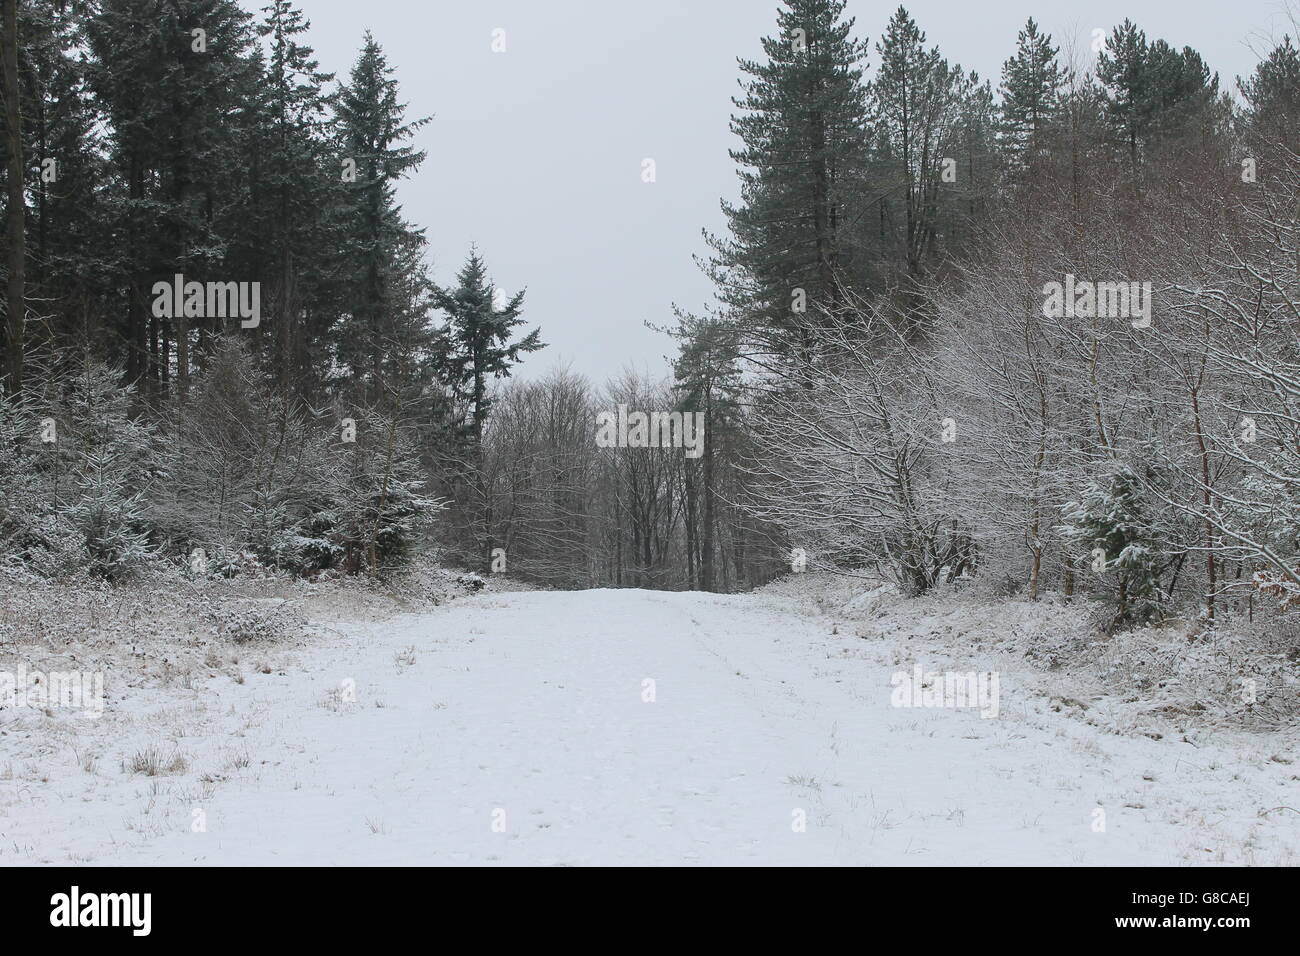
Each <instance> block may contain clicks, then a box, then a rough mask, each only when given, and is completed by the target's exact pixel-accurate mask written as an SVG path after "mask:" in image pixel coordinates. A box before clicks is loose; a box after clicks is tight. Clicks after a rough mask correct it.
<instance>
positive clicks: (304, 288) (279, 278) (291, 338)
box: [249, 0, 341, 399]
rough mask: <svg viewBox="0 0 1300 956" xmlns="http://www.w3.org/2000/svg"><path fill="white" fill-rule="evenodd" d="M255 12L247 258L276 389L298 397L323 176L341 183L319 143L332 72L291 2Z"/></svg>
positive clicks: (321, 220)
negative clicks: (260, 44)
mask: <svg viewBox="0 0 1300 956" xmlns="http://www.w3.org/2000/svg"><path fill="white" fill-rule="evenodd" d="M262 12H263V14H264V19H263V20H262V22H261V23H259V24H258V25H257V33H258V35H259V36H260V37H262V38H263V40H264V41H266V42H267V43H269V46H270V51H269V58H268V60H267V63H266V66H265V85H264V89H263V90H262V91H260V92H261V95H260V97H259V100H260V102H259V106H260V108H261V110H262V112H263V118H264V121H263V123H261V124H259V135H258V137H257V142H256V146H255V148H256V150H257V163H256V168H257V170H258V176H257V180H256V182H255V183H254V184H253V188H252V189H251V190H250V198H251V200H252V201H251V202H250V206H251V208H250V210H249V212H250V214H251V217H252V218H254V221H255V222H256V226H255V227H254V228H255V230H256V237H257V238H256V241H257V245H256V248H254V249H253V250H251V253H252V255H253V257H254V259H255V261H256V266H255V268H256V270H257V274H258V277H259V278H266V279H269V282H268V288H269V290H270V295H269V296H268V297H267V301H268V304H269V306H270V308H271V309H272V310H273V311H274V313H275V317H276V321H275V326H274V328H273V329H272V330H271V335H273V336H274V343H275V344H274V348H272V349H271V350H270V355H271V357H272V364H273V366H274V368H275V371H276V378H277V382H278V385H279V387H280V388H281V389H292V390H294V391H295V392H296V393H297V394H298V395H299V397H300V398H304V399H305V398H308V397H309V396H310V395H311V394H312V393H313V392H314V391H315V389H314V388H313V385H314V383H313V382H311V381H310V379H311V377H312V375H311V371H310V369H311V356H310V354H309V352H308V349H309V332H310V329H309V328H307V327H306V324H307V313H308V311H309V310H310V309H311V308H312V307H313V306H316V307H319V306H320V305H321V303H320V302H319V301H314V298H315V297H314V296H313V294H312V293H313V291H314V290H316V289H317V288H318V286H319V285H320V282H321V279H322V274H323V273H324V272H325V271H326V270H325V269H324V268H322V266H323V265H324V262H325V261H326V260H327V259H328V257H329V253H330V248H331V244H332V242H333V241H334V240H335V237H334V235H333V234H332V233H331V232H330V230H329V228H328V223H327V221H326V210H327V207H328V195H329V194H328V190H329V189H330V188H332V186H331V185H329V180H328V179H327V176H329V175H330V174H331V173H332V174H333V176H332V178H333V180H334V182H339V181H340V180H341V173H340V171H339V170H338V168H337V166H338V164H337V159H336V157H335V156H333V155H331V154H329V153H328V144H327V142H326V138H325V125H326V107H327V97H326V94H325V89H324V87H325V84H327V83H330V82H332V81H333V79H334V75H333V74H331V73H324V72H322V71H321V70H320V69H319V64H318V63H317V61H316V59H315V57H314V55H313V50H312V48H311V47H310V46H307V45H306V44H305V43H304V42H303V41H302V37H303V34H305V33H306V32H307V30H308V29H309V28H310V24H309V23H308V21H307V19H306V18H305V17H304V15H303V13H302V11H301V10H298V9H296V8H295V7H294V5H293V3H292V2H290V0H272V2H271V4H270V5H268V6H266V7H264V8H263V11H262ZM320 358H322V359H323V358H324V356H320Z"/></svg>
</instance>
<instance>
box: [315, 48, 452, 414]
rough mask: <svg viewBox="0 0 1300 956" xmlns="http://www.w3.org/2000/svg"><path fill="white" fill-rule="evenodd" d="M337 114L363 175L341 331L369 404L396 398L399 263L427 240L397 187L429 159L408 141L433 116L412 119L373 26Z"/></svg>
mask: <svg viewBox="0 0 1300 956" xmlns="http://www.w3.org/2000/svg"><path fill="white" fill-rule="evenodd" d="M335 114H336V116H335V123H336V128H337V137H338V148H339V151H340V153H341V156H342V158H343V159H344V160H348V161H351V162H352V163H355V181H354V182H349V181H346V180H345V181H344V182H343V184H342V188H343V190H344V196H345V200H344V202H343V203H342V204H340V206H339V207H338V209H337V214H338V215H339V216H341V217H342V219H343V221H344V222H345V223H346V227H345V234H346V236H347V240H346V243H345V245H344V247H343V248H342V249H341V250H340V256H341V260H340V264H341V267H342V269H343V271H344V272H345V273H346V275H347V278H348V284H347V286H346V287H345V289H344V296H345V306H346V311H347V313H348V318H347V320H345V321H344V322H343V323H342V324H341V326H340V328H339V329H338V330H337V332H336V341H337V343H338V351H339V357H340V359H341V360H342V361H343V363H344V364H345V365H346V366H347V367H348V368H349V369H350V370H351V374H352V379H353V386H354V390H355V391H356V392H357V393H358V394H359V395H361V396H364V398H365V399H366V401H367V402H368V403H370V404H375V403H379V402H390V403H391V395H390V394H389V388H390V387H391V386H390V383H389V382H387V381H386V376H385V374H384V368H383V358H384V354H385V352H386V350H387V349H388V348H389V347H390V346H391V344H392V343H393V340H394V338H395V332H394V325H395V311H394V300H393V295H394V293H393V284H394V278H393V272H394V263H395V261H396V258H397V256H398V250H399V248H400V247H402V246H404V245H408V244H411V243H414V244H417V245H423V243H424V234H423V230H419V229H415V228H413V227H411V226H410V225H408V224H407V223H406V222H405V221H404V220H403V219H402V216H401V208H400V207H399V206H398V205H397V200H396V186H397V182H398V180H400V179H402V178H403V177H404V176H406V175H408V174H410V173H412V172H414V171H415V170H416V169H417V168H418V167H419V165H420V164H421V163H422V162H423V161H424V157H425V153H424V151H422V150H417V149H415V148H414V147H413V146H410V145H408V144H407V141H408V140H410V139H411V138H412V137H413V136H414V135H415V133H416V132H417V131H418V130H419V129H420V128H421V127H423V126H424V125H425V124H426V123H428V122H429V120H428V119H427V118H424V119H417V120H412V121H409V122H408V121H407V120H406V119H405V115H406V107H405V105H404V104H402V103H401V101H400V99H399V96H398V85H397V80H396V79H394V78H393V69H392V68H391V67H390V66H389V65H388V61H387V59H386V58H385V57H384V53H383V50H382V49H380V46H379V44H378V43H377V42H375V39H374V37H373V36H371V35H370V33H369V32H367V33H366V35H365V41H364V43H363V45H362V49H361V54H360V56H359V57H358V58H357V62H356V64H355V65H354V66H353V67H352V72H351V75H350V77H349V81H348V83H347V84H345V85H344V86H343V87H342V88H341V89H340V90H339V92H338V95H337V97H336V98H335Z"/></svg>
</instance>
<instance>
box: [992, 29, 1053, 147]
mask: <svg viewBox="0 0 1300 956" xmlns="http://www.w3.org/2000/svg"><path fill="white" fill-rule="evenodd" d="M1057 53H1058V48H1057V47H1054V46H1052V38H1051V36H1050V35H1049V34H1045V33H1040V32H1039V30H1038V24H1037V23H1035V22H1034V19H1033V17H1030V18H1029V20H1028V22H1026V24H1025V26H1024V28H1023V29H1022V30H1021V31H1020V33H1019V35H1018V36H1017V39H1016V53H1015V56H1013V57H1011V58H1010V59H1008V60H1007V61H1006V62H1005V63H1003V64H1002V85H1001V86H1000V87H999V88H998V91H999V93H1000V94H1001V96H1002V108H1001V114H1002V115H1001V124H1000V130H999V133H1000V140H1001V146H1002V149H1003V151H1004V153H1005V155H1006V157H1007V161H1008V164H1009V165H1010V166H1011V168H1012V169H1013V170H1017V171H1020V170H1024V169H1027V168H1028V167H1030V166H1031V165H1032V163H1033V161H1034V158H1035V156H1036V155H1037V154H1038V153H1039V152H1040V151H1041V150H1044V149H1046V148H1047V144H1046V142H1045V137H1046V132H1047V129H1048V127H1049V126H1050V124H1051V123H1052V121H1053V120H1054V118H1055V117H1056V114H1057V111H1058V110H1059V109H1060V96H1061V87H1062V84H1063V83H1064V81H1065V76H1064V73H1063V72H1062V70H1061V66H1060V64H1059V63H1058V62H1057V59H1056V57H1057Z"/></svg>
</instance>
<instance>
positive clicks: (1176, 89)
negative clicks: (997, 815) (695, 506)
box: [709, 0, 1300, 629]
mask: <svg viewBox="0 0 1300 956" xmlns="http://www.w3.org/2000/svg"><path fill="white" fill-rule="evenodd" d="M843 12H844V4H843V3H842V2H838V0H791V2H788V3H787V4H786V9H785V11H783V13H782V14H781V22H780V26H781V32H780V34H779V35H778V36H776V37H773V38H771V39H769V40H768V41H766V43H765V49H766V50H767V52H768V55H769V58H770V59H769V62H768V63H765V64H746V65H745V69H746V71H747V72H748V73H750V74H751V75H752V77H753V80H752V82H751V83H750V85H749V88H748V94H747V96H746V97H744V98H743V99H742V100H739V101H738V106H739V107H741V110H742V112H741V113H740V114H738V116H737V118H736V120H735V122H734V124H733V125H734V128H735V130H736V132H737V133H738V134H739V135H740V137H741V139H742V141H743V143H744V149H743V150H740V151H738V152H737V154H736V156H737V159H738V161H739V162H741V164H742V198H741V202H740V203H739V204H737V205H736V206H734V207H730V208H729V210H728V211H729V215H730V219H731V231H730V234H729V236H728V237H726V238H725V239H721V240H717V241H715V242H714V244H713V245H714V249H715V254H714V256H713V257H712V259H711V260H710V263H709V265H710V267H711V268H713V269H714V270H715V273H716V275H717V276H718V278H719V281H720V283H721V284H722V288H723V289H724V290H725V292H726V294H727V308H726V309H725V310H724V311H723V312H721V313H720V314H719V315H718V316H717V321H718V322H719V323H721V324H724V325H728V326H730V327H733V328H735V329H736V336H737V342H738V346H739V348H738V358H739V357H750V358H752V359H753V361H755V362H756V363H758V364H759V366H760V368H761V369H762V370H763V371H762V373H761V374H760V375H759V376H758V380H757V382H756V383H755V388H754V392H753V394H754V400H753V402H752V403H751V405H750V407H749V415H748V422H749V424H750V428H751V433H752V440H753V443H754V454H753V455H752V456H751V457H749V458H745V459H741V460H738V461H737V462H736V463H735V465H734V467H735V468H736V469H737V470H738V471H740V472H741V473H742V474H744V475H745V476H746V479H747V489H748V491H749V492H750V494H749V496H748V498H747V508H748V510H749V512H750V513H751V514H752V515H754V516H756V517H758V518H761V519H763V520H765V521H768V522H772V523H775V524H777V525H779V526H780V527H781V528H782V529H783V530H784V531H785V533H786V535H787V538H788V540H789V541H790V542H791V543H792V544H794V545H802V546H804V547H806V549H807V551H808V553H809V554H810V555H812V554H815V555H816V556H817V560H818V561H819V562H822V563H824V564H830V565H834V564H849V565H854V566H861V565H863V564H868V565H870V564H875V565H878V566H879V567H881V568H882V569H884V570H886V571H887V572H888V573H890V574H891V575H892V576H893V577H894V578H895V579H896V580H898V581H899V582H900V584H902V585H903V586H904V587H905V589H906V590H908V591H910V592H913V593H916V592H921V591H924V590H927V589H929V588H931V587H933V586H935V585H936V584H938V583H940V582H942V581H952V580H954V579H958V578H965V577H969V576H971V575H977V576H980V577H982V578H983V579H984V580H985V581H986V582H988V583H993V584H996V585H997V586H998V587H1000V588H1001V589H1003V590H1005V591H1007V592H1023V593H1024V594H1026V595H1027V596H1028V597H1030V598H1036V597H1038V596H1039V595H1040V594H1042V593H1044V592H1045V591H1047V590H1049V589H1050V590H1056V591H1060V592H1062V593H1064V594H1066V595H1074V594H1082V593H1087V594H1089V595H1091V596H1094V597H1101V598H1104V599H1105V600H1106V601H1107V603H1108V604H1109V605H1110V607H1111V610H1110V612H1109V613H1108V615H1107V617H1106V619H1105V620H1104V622H1103V623H1104V625H1105V626H1106V627H1107V628H1111V629H1113V628H1116V627H1120V626H1124V625H1130V624H1133V623H1141V622H1146V621H1152V620H1160V619H1163V618H1169V617H1179V616H1186V615H1187V614H1189V613H1190V614H1192V615H1199V617H1200V619H1201V620H1202V621H1203V623H1204V624H1205V625H1206V626H1213V624H1214V623H1215V621H1216V619H1217V617H1218V616H1219V615H1220V614H1221V613H1222V612H1223V611H1224V610H1225V609H1231V610H1240V611H1241V612H1242V613H1244V614H1251V613H1253V612H1254V610H1255V609H1256V606H1257V604H1258V603H1259V602H1260V601H1261V600H1262V601H1263V603H1265V604H1268V605H1271V606H1273V607H1276V606H1277V605H1278V604H1279V603H1280V604H1282V605H1284V606H1285V605H1288V604H1289V605H1296V604H1300V507H1297V505H1298V504H1300V408H1298V405H1297V403H1298V402H1300V389H1297V385H1300V321H1298V316H1297V313H1296V311H1295V306H1296V304H1297V295H1298V294H1300V272H1298V269H1300V267H1298V266H1297V262H1298V261H1300V260H1297V258H1296V252H1297V249H1296V246H1295V236H1296V218H1295V217H1296V210H1297V208H1300V205H1298V203H1300V193H1297V191H1296V190H1297V186H1298V185H1300V158H1298V157H1297V154H1296V150H1297V146H1298V144H1297V141H1296V122H1297V118H1298V116H1300V114H1297V111H1296V108H1297V99H1296V97H1297V93H1298V92H1300V56H1298V55H1297V51H1296V49H1295V47H1294V46H1293V44H1292V41H1291V39H1290V38H1289V37H1287V38H1284V39H1283V41H1282V42H1281V43H1280V44H1279V45H1278V46H1276V48H1275V49H1273V50H1272V51H1271V52H1270V53H1269V54H1268V56H1267V57H1266V59H1264V61H1263V62H1261V63H1259V65H1258V66H1257V67H1256V69H1255V71H1254V73H1253V74H1252V75H1251V76H1249V77H1246V78H1242V79H1240V80H1239V81H1238V92H1239V94H1240V95H1239V97H1238V98H1236V99H1234V98H1233V97H1231V96H1229V95H1228V94H1227V91H1226V90H1224V89H1221V88H1220V81H1219V77H1218V76H1217V74H1213V73H1211V71H1210V69H1209V67H1208V66H1207V65H1206V64H1205V63H1204V62H1203V61H1202V59H1201V57H1200V56H1199V55H1198V54H1197V53H1196V51H1194V50H1192V49H1190V48H1187V47H1184V48H1182V49H1178V48H1176V47H1175V46H1173V45H1171V44H1169V43H1167V42H1165V41H1164V40H1160V39H1153V38H1150V37H1148V36H1147V35H1146V34H1145V33H1144V32H1143V31H1142V30H1141V29H1140V28H1139V27H1138V26H1136V25H1135V24H1133V23H1131V22H1129V21H1125V22H1124V23H1123V24H1121V25H1120V26H1118V27H1116V28H1114V29H1113V30H1112V31H1111V32H1110V33H1109V34H1108V35H1106V36H1105V37H1104V39H1102V42H1100V43H1099V44H1098V46H1099V48H1098V49H1097V50H1096V51H1095V54H1096V55H1095V60H1093V58H1092V55H1093V52H1094V51H1091V50H1087V51H1074V56H1073V57H1063V56H1062V55H1061V53H1060V50H1059V48H1058V46H1057V45H1055V44H1054V43H1053V40H1052V38H1051V37H1050V36H1048V35H1046V34H1045V33H1043V32H1042V31H1041V30H1040V28H1039V27H1038V26H1037V25H1036V24H1035V23H1034V22H1033V21H1032V20H1030V21H1029V22H1028V23H1027V24H1026V25H1025V27H1024V29H1023V30H1021V31H1020V33H1019V36H1018V38H1017V43H1016V46H1015V49H1014V52H1013V54H1012V56H1011V57H1010V58H1009V59H1007V60H1006V62H1005V64H1004V66H1003V69H1002V75H1001V78H1000V83H999V86H998V95H997V97H996V99H995V98H994V96H993V95H992V93H991V89H990V85H989V83H988V82H982V81H981V80H980V78H979V77H977V76H974V75H973V74H970V73H967V72H965V71H963V70H962V69H961V68H960V67H957V66H954V65H950V64H949V63H948V62H947V61H946V60H945V59H944V58H943V57H942V56H941V55H940V53H939V51H938V50H937V49H934V48H929V47H927V46H926V43H925V36H924V34H923V33H922V32H921V31H920V30H919V28H918V27H917V26H916V24H915V23H914V22H913V21H912V19H911V17H910V16H909V15H908V14H907V12H906V11H905V10H903V9H901V8H900V9H899V10H898V11H897V12H896V13H895V14H894V16H893V17H892V18H891V20H890V21H889V23H888V25H887V26H886V28H885V31H884V34H883V36H882V37H881V39H880V40H879V42H878V43H877V44H876V45H875V53H876V64H875V72H874V75H872V76H871V77H870V79H866V78H865V77H866V76H867V72H866V70H867V64H866V49H865V46H864V45H861V44H855V43H854V42H852V41H851V40H850V39H849V33H848V28H849V27H850V25H851V21H846V20H844V19H843ZM801 28H802V30H803V31H804V32H803V33H798V32H797V31H798V30H800V29H801ZM792 36H794V37H795V39H796V41H799V42H794V43H792V42H791V37H792ZM1099 39H1101V38H1099ZM805 299H806V302H807V307H806V309H805V308H802V307H801V303H802V301H803V300H805Z"/></svg>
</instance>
